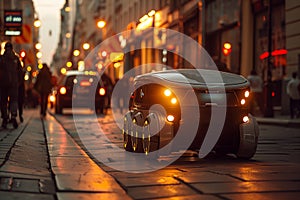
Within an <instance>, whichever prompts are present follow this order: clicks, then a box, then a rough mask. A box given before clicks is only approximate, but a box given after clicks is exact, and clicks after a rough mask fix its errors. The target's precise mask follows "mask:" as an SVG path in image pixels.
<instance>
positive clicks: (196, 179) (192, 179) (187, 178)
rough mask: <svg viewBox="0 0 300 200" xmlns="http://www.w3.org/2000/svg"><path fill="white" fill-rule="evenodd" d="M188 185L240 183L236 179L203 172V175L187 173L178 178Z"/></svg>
mask: <svg viewBox="0 0 300 200" xmlns="http://www.w3.org/2000/svg"><path fill="white" fill-rule="evenodd" d="M176 178H177V179H180V180H182V181H184V182H186V183H201V182H202V183H203V182H204V183H205V182H215V183H216V182H234V181H238V180H237V179H235V178H232V177H230V176H227V175H220V174H214V173H210V172H201V173H186V174H182V175H181V176H178V177H176Z"/></svg>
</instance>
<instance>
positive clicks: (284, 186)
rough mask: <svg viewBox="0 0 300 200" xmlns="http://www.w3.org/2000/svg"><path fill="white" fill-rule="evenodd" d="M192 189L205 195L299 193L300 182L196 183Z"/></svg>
mask: <svg viewBox="0 0 300 200" xmlns="http://www.w3.org/2000/svg"><path fill="white" fill-rule="evenodd" d="M191 186H192V187H194V188H195V189H197V190H199V191H200V192H203V193H205V194H222V193H223V194H224V193H237V192H240V193H242V192H245V193H246V192H247V193H252V192H276V191H282V192H284V191H299V188H300V182H293V181H282V182H274V181H266V182H234V183H207V184H204V183H196V184H191Z"/></svg>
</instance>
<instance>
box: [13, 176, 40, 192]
mask: <svg viewBox="0 0 300 200" xmlns="http://www.w3.org/2000/svg"><path fill="white" fill-rule="evenodd" d="M11 190H12V191H21V192H37V193H39V192H40V189H39V180H30V179H15V178H14V179H13V184H12V188H11Z"/></svg>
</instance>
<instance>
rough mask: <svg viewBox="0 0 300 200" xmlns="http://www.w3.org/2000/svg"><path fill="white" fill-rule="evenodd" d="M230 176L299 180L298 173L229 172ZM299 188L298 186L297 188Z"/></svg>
mask: <svg viewBox="0 0 300 200" xmlns="http://www.w3.org/2000/svg"><path fill="white" fill-rule="evenodd" d="M231 175H232V176H235V177H238V178H240V179H242V180H244V181H268V180H269V181H284V180H285V181H287V180H289V181H300V174H299V173H282V172H278V173H260V172H258V173H240V174H231ZM299 189H300V188H299Z"/></svg>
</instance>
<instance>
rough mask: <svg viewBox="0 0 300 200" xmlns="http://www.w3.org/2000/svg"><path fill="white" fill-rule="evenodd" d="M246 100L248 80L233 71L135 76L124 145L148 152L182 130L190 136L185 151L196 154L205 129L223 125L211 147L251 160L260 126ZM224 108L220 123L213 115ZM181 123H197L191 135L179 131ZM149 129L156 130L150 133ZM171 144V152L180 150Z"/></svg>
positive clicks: (168, 142) (125, 119)
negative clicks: (222, 119) (191, 151)
mask: <svg viewBox="0 0 300 200" xmlns="http://www.w3.org/2000/svg"><path fill="white" fill-rule="evenodd" d="M218 77H220V78H218ZM220 80H221V82H220ZM191 94H194V97H195V99H196V100H195V101H194V102H193V101H192V98H193V95H191ZM249 102H250V88H249V82H248V81H247V79H246V78H244V77H242V76H240V75H236V74H233V73H228V72H219V71H217V70H205V69H180V70H166V71H161V72H152V73H148V74H143V75H140V76H137V77H136V78H135V79H134V92H133V94H132V97H131V100H130V105H129V112H128V113H127V114H126V115H125V116H124V129H123V133H124V134H123V137H124V148H125V150H126V151H130V152H137V153H145V154H148V153H149V152H154V151H157V150H159V149H162V148H163V147H165V146H166V145H168V144H170V142H171V141H172V140H173V139H174V138H175V137H176V135H177V134H178V132H179V131H180V132H182V133H183V134H184V135H186V137H183V140H184V138H188V137H193V138H192V142H191V143H189V146H188V147H187V149H189V150H194V151H198V152H199V149H200V148H201V145H202V144H204V142H203V141H204V140H205V136H206V135H207V132H208V130H209V129H212V127H214V126H221V128H220V135H219V137H218V134H217V131H216V132H213V133H212V134H216V137H218V138H217V141H216V143H215V145H214V146H213V148H212V151H214V152H215V153H218V154H229V153H231V154H235V155H236V156H237V157H239V158H245V159H250V158H251V157H253V155H254V154H255V152H256V147H257V142H258V135H259V130H258V124H257V122H256V120H255V118H254V117H253V116H252V115H251V114H250V113H249ZM157 105H159V106H157ZM222 110H225V111H224V112H225V113H224V121H223V122H220V121H218V120H219V118H218V116H216V115H214V117H213V115H212V114H213V112H215V111H216V112H218V111H221V112H222ZM197 112H199V114H198V115H197V114H196V113H197ZM184 113H185V114H184ZM217 115H219V114H217ZM221 115H222V114H221ZM194 118H197V119H194ZM194 122H196V123H197V124H193V123H194ZM223 124H224V125H223ZM151 125H152V126H151ZM184 125H187V126H186V127H189V126H196V129H195V134H194V135H193V133H191V132H189V130H188V129H183V130H182V129H180V127H184ZM153 127H154V129H156V130H153V131H151V130H150V129H153ZM155 127H156V128H155ZM175 144H176V147H175V146H174V144H172V145H173V146H172V148H171V150H170V152H172V151H173V150H174V149H175V151H178V150H181V149H180V147H178V145H179V143H175ZM187 149H183V150H187Z"/></svg>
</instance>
